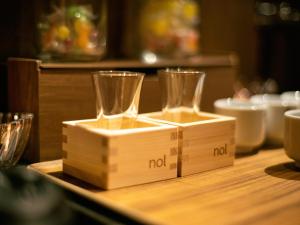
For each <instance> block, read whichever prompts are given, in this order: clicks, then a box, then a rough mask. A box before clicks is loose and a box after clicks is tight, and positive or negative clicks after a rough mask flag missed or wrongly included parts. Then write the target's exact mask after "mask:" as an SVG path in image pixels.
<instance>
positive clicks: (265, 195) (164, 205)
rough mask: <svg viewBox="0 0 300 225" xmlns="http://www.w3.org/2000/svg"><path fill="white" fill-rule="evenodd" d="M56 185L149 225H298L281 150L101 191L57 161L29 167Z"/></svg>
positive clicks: (298, 208) (296, 197) (293, 182)
mask: <svg viewBox="0 0 300 225" xmlns="http://www.w3.org/2000/svg"><path fill="white" fill-rule="evenodd" d="M29 168H31V169H34V170H36V171H38V172H39V173H41V174H43V175H46V176H47V177H48V178H50V179H51V180H53V181H54V182H55V183H57V184H59V185H60V186H62V187H64V188H66V189H68V190H71V191H73V192H76V193H78V194H80V195H82V196H84V197H86V198H89V199H92V200H94V201H96V202H98V203H101V204H102V205H103V204H104V205H106V206H107V207H110V208H112V209H114V210H116V211H118V212H122V213H124V214H126V215H130V216H132V217H133V218H138V219H140V221H144V222H145V223H150V224H172V225H176V224H178V225H179V224H180V225H181V224H187V225H189V224H206V225H219V224H222V225H244V224H291V225H293V224H295V225H296V224H299V214H300V182H299V181H300V172H299V170H297V169H296V168H295V167H294V164H293V163H292V162H291V161H290V159H288V158H287V156H286V155H285V153H284V150H283V149H274V150H262V151H260V152H259V153H258V154H255V155H252V156H246V157H243V158H238V159H236V161H235V165H234V166H233V167H227V168H222V169H218V170H214V171H209V172H204V173H199V174H196V175H192V176H187V177H183V178H176V179H171V180H167V181H163V182H154V183H150V184H145V185H139V186H133V187H128V188H121V189H116V190H112V191H104V190H101V189H97V188H95V187H93V186H91V185H88V184H86V183H84V182H82V181H80V180H77V179H75V178H72V177H69V176H67V175H64V174H63V173H62V163H61V160H56V161H49V162H43V163H37V164H32V165H31V166H29Z"/></svg>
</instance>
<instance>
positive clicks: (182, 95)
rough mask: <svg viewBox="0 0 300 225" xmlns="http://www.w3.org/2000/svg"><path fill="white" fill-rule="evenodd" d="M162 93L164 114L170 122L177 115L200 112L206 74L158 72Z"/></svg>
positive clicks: (178, 71)
mask: <svg viewBox="0 0 300 225" xmlns="http://www.w3.org/2000/svg"><path fill="white" fill-rule="evenodd" d="M158 78H159V82H160V86H161V91H162V112H163V115H164V117H165V118H166V119H168V120H178V119H176V118H174V117H175V116H176V115H181V114H182V113H183V112H184V113H196V114H199V112H200V103H201V95H202V89H203V83H204V78H205V73H204V72H201V71H195V70H183V69H165V70H159V71H158Z"/></svg>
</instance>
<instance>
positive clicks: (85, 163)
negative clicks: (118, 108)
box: [62, 119, 178, 189]
mask: <svg viewBox="0 0 300 225" xmlns="http://www.w3.org/2000/svg"><path fill="white" fill-rule="evenodd" d="M129 121H130V120H128V119H127V120H124V121H123V122H122V123H121V124H122V128H121V129H119V130H109V129H102V128H100V127H102V125H101V124H100V122H99V121H97V120H96V119H93V120H79V121H69V122H63V146H62V148H63V171H64V172H65V173H67V174H69V175H72V176H74V177H76V178H79V179H82V180H84V181H86V182H89V183H92V184H94V185H96V186H98V187H101V188H104V189H113V188H118V187H124V186H130V185H135V184H142V183H148V182H153V181H159V180H165V179H169V178H175V177H177V159H178V153H177V146H178V137H177V134H178V131H177V127H175V126H172V125H168V124H162V123H157V122H153V121H145V120H142V119H138V120H137V121H135V122H134V124H131V125H130V126H131V127H134V128H129V125H128V123H129Z"/></svg>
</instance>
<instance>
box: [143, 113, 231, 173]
mask: <svg viewBox="0 0 300 225" xmlns="http://www.w3.org/2000/svg"><path fill="white" fill-rule="evenodd" d="M141 117H143V118H145V119H148V120H151V121H156V122H160V123H165V124H169V125H174V126H177V127H178V139H179V141H178V154H179V160H178V175H179V176H185V175H190V174H194V173H198V172H202V171H206V170H212V169H216V168H220V167H224V166H230V165H233V162H234V155H235V139H234V131H235V118H232V117H227V116H221V115H217V114H212V113H204V112H201V114H200V115H197V114H192V113H188V112H184V111H181V112H178V113H176V114H173V116H170V115H169V116H168V115H163V114H162V113H161V112H153V113H147V114H142V115H141Z"/></svg>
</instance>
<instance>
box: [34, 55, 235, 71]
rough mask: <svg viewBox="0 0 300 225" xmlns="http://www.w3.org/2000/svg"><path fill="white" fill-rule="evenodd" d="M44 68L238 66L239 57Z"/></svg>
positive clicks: (47, 65) (46, 65) (49, 66)
mask: <svg viewBox="0 0 300 225" xmlns="http://www.w3.org/2000/svg"><path fill="white" fill-rule="evenodd" d="M40 63H41V64H40V67H41V68H43V69H70V68H72V69H86V68H88V69H99V68H103V69H110V68H119V69H121V68H160V67H161V68H163V67H199V66H200V67H210V66H213V67H215V66H220V67H224V66H225V67H226V66H236V65H237V64H238V58H237V57H236V55H235V54H223V55H199V56H195V57H191V58H188V59H184V60H183V59H164V60H159V61H157V62H155V63H146V62H143V61H139V60H103V61H99V62H87V63H84V62H78V63H75V62H65V63H62V62H61V63H42V62H40Z"/></svg>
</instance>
